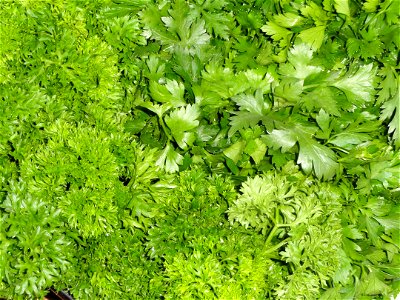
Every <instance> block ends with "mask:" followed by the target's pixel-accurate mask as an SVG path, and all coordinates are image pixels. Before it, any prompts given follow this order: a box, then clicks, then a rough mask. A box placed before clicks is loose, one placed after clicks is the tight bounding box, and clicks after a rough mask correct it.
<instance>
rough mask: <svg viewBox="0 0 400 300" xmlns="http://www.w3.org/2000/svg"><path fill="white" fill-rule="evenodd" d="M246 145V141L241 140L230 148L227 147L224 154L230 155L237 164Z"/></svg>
mask: <svg viewBox="0 0 400 300" xmlns="http://www.w3.org/2000/svg"><path fill="white" fill-rule="evenodd" d="M245 146H246V142H245V141H243V140H239V141H237V142H236V143H234V144H233V145H231V146H229V148H227V149H225V150H224V154H225V155H226V156H227V157H229V158H230V159H231V160H232V161H233V162H234V163H235V164H237V162H238V161H239V159H240V158H241V156H242V153H243V150H244V148H245Z"/></svg>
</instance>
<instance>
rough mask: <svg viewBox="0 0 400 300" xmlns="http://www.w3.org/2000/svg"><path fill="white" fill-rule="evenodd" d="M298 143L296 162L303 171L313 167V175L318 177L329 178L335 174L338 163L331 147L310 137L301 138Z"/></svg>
mask: <svg viewBox="0 0 400 300" xmlns="http://www.w3.org/2000/svg"><path fill="white" fill-rule="evenodd" d="M299 145H300V151H299V157H298V159H297V163H298V164H300V165H301V167H302V168H303V170H304V171H305V172H311V171H312V169H314V172H315V175H316V176H317V177H318V178H320V179H321V178H325V179H330V178H332V177H333V176H334V175H335V174H336V172H337V170H338V166H339V165H338V163H337V162H336V155H335V153H334V152H333V151H332V150H331V149H329V148H328V147H326V146H323V145H321V144H320V143H318V142H317V141H315V140H313V139H311V138H310V139H301V140H300V141H299Z"/></svg>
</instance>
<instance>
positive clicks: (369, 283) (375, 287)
mask: <svg viewBox="0 0 400 300" xmlns="http://www.w3.org/2000/svg"><path fill="white" fill-rule="evenodd" d="M389 290H390V288H389V286H388V285H387V284H385V283H384V282H383V281H382V280H381V279H380V278H379V277H378V274H377V273H376V272H370V273H369V274H368V276H367V278H365V279H364V281H363V293H364V294H366V295H379V294H385V293H386V292H387V291H389Z"/></svg>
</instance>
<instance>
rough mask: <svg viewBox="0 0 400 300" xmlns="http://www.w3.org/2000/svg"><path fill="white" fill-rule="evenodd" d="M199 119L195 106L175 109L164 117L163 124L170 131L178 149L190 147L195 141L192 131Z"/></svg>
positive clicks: (198, 112)
mask: <svg viewBox="0 0 400 300" xmlns="http://www.w3.org/2000/svg"><path fill="white" fill-rule="evenodd" d="M199 117H200V111H199V109H198V107H197V106H196V105H195V104H194V105H190V104H189V105H187V106H186V107H181V108H180V109H176V110H174V111H173V112H171V113H170V114H169V115H168V116H166V117H165V123H166V124H167V126H168V127H169V129H171V133H172V136H173V137H174V139H175V141H176V142H177V143H178V145H179V147H180V148H182V149H186V148H187V146H192V144H193V142H194V140H195V139H196V135H195V132H194V131H193V129H195V128H196V127H198V126H199V121H198V120H197V119H198V118H199Z"/></svg>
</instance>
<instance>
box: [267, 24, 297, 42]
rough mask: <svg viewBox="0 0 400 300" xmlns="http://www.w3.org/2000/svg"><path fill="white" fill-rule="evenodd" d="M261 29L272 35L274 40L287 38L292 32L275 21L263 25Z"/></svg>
mask: <svg viewBox="0 0 400 300" xmlns="http://www.w3.org/2000/svg"><path fill="white" fill-rule="evenodd" d="M261 30H262V31H264V32H265V33H266V34H268V35H270V36H271V37H272V39H273V40H274V41H279V40H283V39H286V38H287V36H288V35H289V34H291V33H292V32H291V31H290V30H287V29H286V28H283V27H281V26H279V25H278V24H276V23H274V22H267V24H266V25H264V26H262V27H261Z"/></svg>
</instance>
